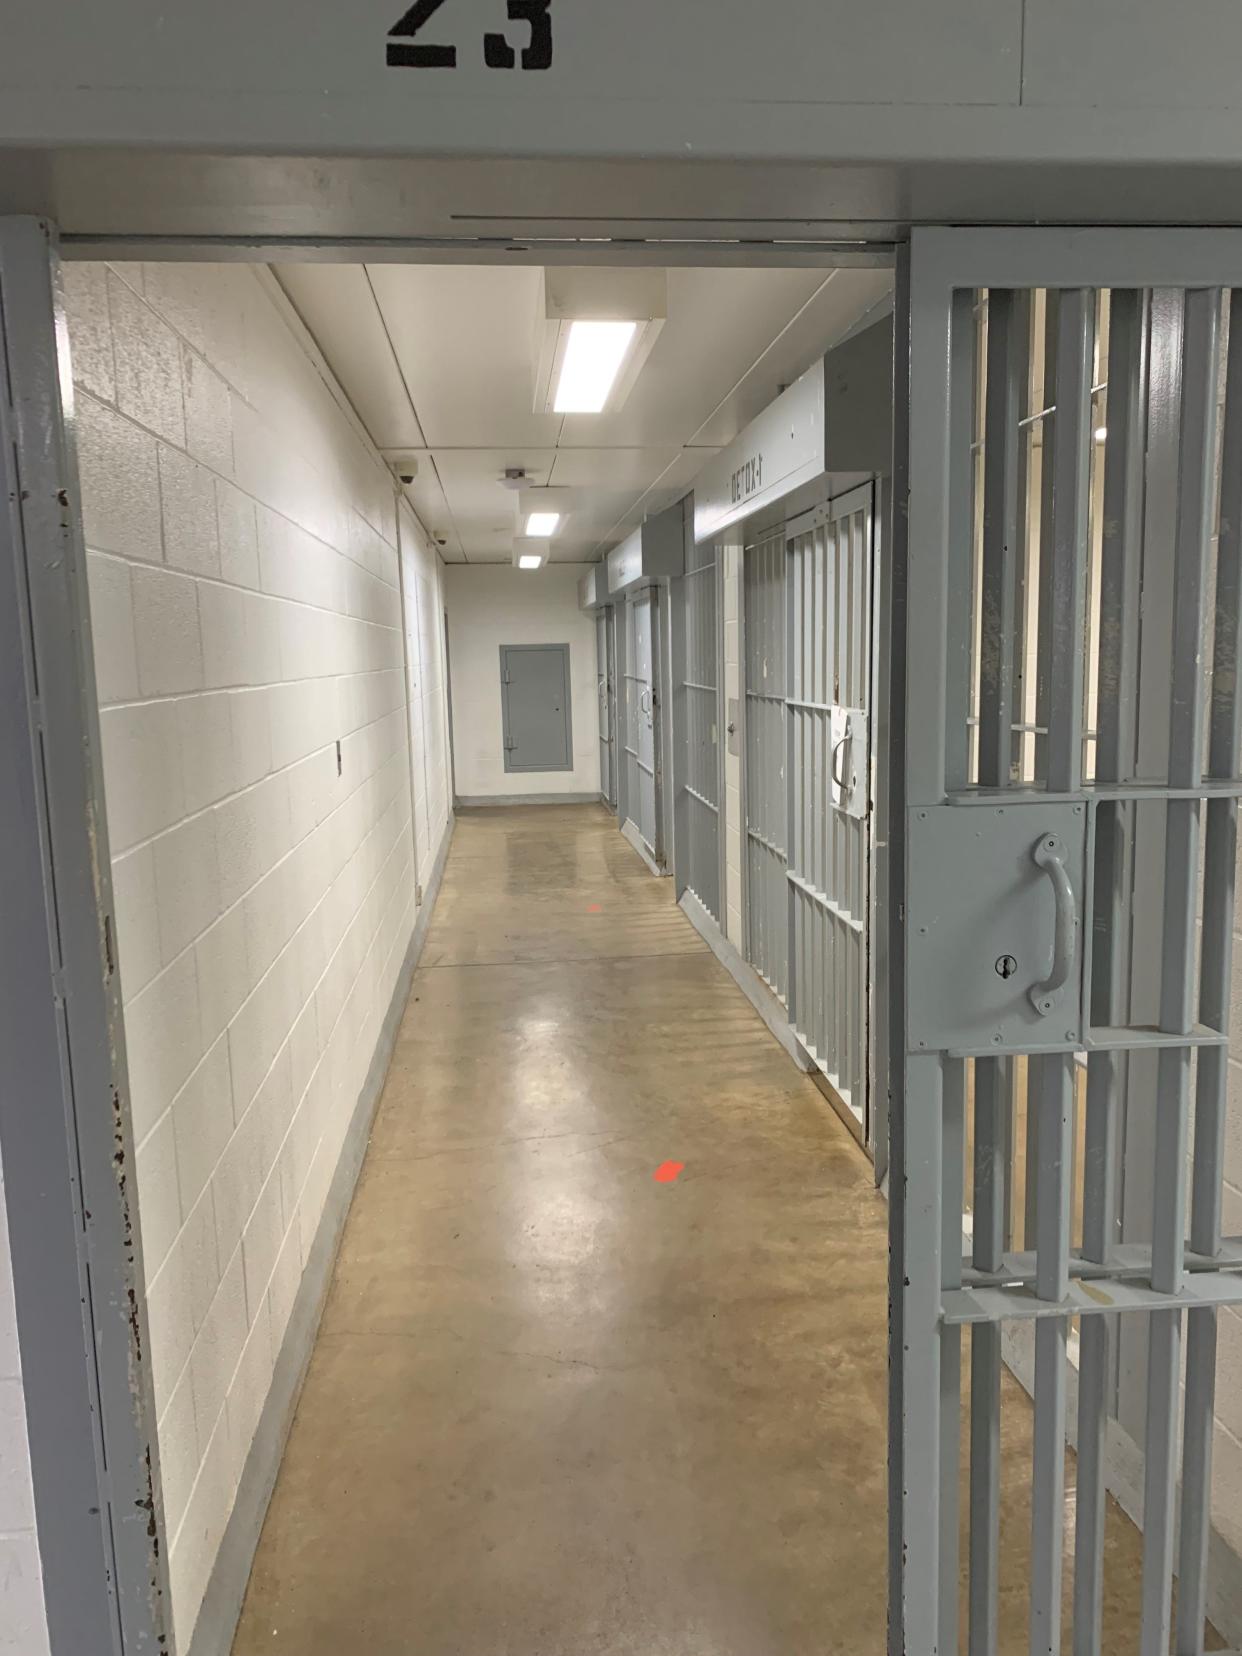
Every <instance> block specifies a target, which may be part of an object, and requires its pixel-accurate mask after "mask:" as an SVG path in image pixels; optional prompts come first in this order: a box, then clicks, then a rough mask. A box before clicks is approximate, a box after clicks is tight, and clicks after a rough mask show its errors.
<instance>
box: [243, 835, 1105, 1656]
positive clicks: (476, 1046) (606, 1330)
mask: <svg viewBox="0 0 1242 1656" xmlns="http://www.w3.org/2000/svg"><path fill="white" fill-rule="evenodd" d="M666 1161H676V1162H682V1163H684V1164H685V1165H684V1171H682V1173H681V1174H680V1176H679V1177H678V1178H677V1179H676V1180H675V1182H671V1183H661V1182H658V1181H657V1180H656V1179H655V1178H653V1173H654V1172H655V1170H656V1169H657V1168H659V1167H660V1166H661V1164H663V1163H665V1162H666ZM886 1250H887V1242H886V1208H885V1204H884V1202H883V1201H882V1199H881V1198H880V1197H879V1196H878V1195H877V1194H876V1192H875V1190H874V1188H873V1185H872V1179H871V1169H870V1166H869V1164H868V1162H867V1161H866V1159H865V1158H864V1156H863V1155H862V1153H861V1152H860V1151H859V1150H858V1148H857V1147H856V1145H855V1144H854V1142H853V1141H852V1139H851V1138H850V1136H849V1134H848V1133H847V1132H846V1130H845V1128H844V1127H843V1126H842V1125H841V1124H840V1123H839V1122H838V1121H837V1119H836V1118H835V1116H834V1115H833V1114H832V1112H831V1110H830V1109H829V1108H828V1106H827V1104H826V1103H825V1101H824V1099H823V1098H822V1097H821V1095H820V1093H819V1092H818V1091H817V1090H816V1088H815V1087H814V1086H813V1085H812V1083H811V1082H810V1081H809V1080H807V1079H806V1078H805V1077H804V1076H802V1075H800V1074H799V1072H798V1071H797V1070H796V1069H795V1068H794V1067H793V1065H792V1064H791V1063H790V1061H789V1059H788V1058H787V1057H786V1055H785V1053H784V1052H783V1051H782V1050H781V1048H780V1047H779V1046H778V1045H777V1044H776V1042H775V1041H774V1040H773V1039H772V1038H771V1036H770V1035H769V1034H768V1033H767V1031H766V1029H765V1028H764V1026H763V1025H762V1023H761V1022H760V1021H759V1019H758V1018H757V1017H756V1016H755V1014H754V1013H753V1012H752V1011H751V1009H750V1007H749V1005H748V1004H747V1002H746V1001H745V1000H744V999H743V998H742V996H741V995H740V994H739V992H738V991H737V989H736V988H735V986H734V985H733V983H732V981H731V980H730V978H729V977H728V976H727V975H726V974H725V972H724V971H723V969H722V968H721V967H720V966H719V964H718V963H717V961H716V960H715V958H714V956H713V955H712V954H711V953H710V952H709V951H708V950H707V949H706V948H705V947H704V946H703V945H702V943H701V942H700V940H699V939H698V937H697V935H696V934H695V933H694V931H693V930H692V929H691V927H690V926H689V924H688V922H686V921H685V920H684V918H683V917H682V915H681V914H680V912H679V911H678V910H677V909H676V908H675V907H674V906H673V903H672V894H671V890H670V882H668V881H657V880H655V879H654V878H652V877H651V876H650V875H649V874H648V873H647V871H646V869H645V868H644V867H643V865H642V864H641V863H640V861H639V859H638V858H637V856H636V855H635V854H634V853H633V852H632V851H631V850H630V848H629V847H628V846H627V845H626V844H625V842H624V841H623V840H622V838H621V836H620V834H619V833H618V832H617V830H616V827H615V824H614V823H613V821H612V819H611V818H610V817H608V816H607V815H606V814H605V813H604V811H603V810H601V809H598V808H595V807H544V808H535V809H513V810H495V811H475V812H467V813H463V814H462V816H461V817H460V818H459V821H458V827H457V833H456V837H455V840H454V844H453V848H452V852H451V855H450V858H449V864H448V870H447V874H446V879H445V884H444V889H443V892H442V895H441V897H440V902H439V906H438V909H437V913H436V916H435V919H434V922H433V926H432V929H431V933H430V937H429V939H428V943H427V947H426V951H425V953H424V956H423V961H422V964H421V967H420V969H419V971H418V973H417V976H416V978H415V981H414V986H413V991H412V994H411V998H410V1003H409V1006H408V1009H407V1011H406V1015H405V1019H404V1022H403V1024H402V1027H401V1033H400V1037H399V1041H398V1045H397V1050H396V1055H395V1058H394V1061H393V1065H392V1070H391V1073H390V1075H389V1078H388V1082H387V1086H386V1089H385V1092H384V1096H383V1099H382V1102H381V1105H380V1109H379V1113H378V1116H377V1119H376V1123H375V1130H374V1136H373V1140H372V1144H371V1148H370V1152H369V1155H368V1158H367V1161H366V1165H365V1167H364V1170H363V1174H362V1178H361V1182H360V1184H359V1188H358V1194H357V1197H356V1200H355V1203H354V1207H353V1211H352V1213H351V1215H350V1218H349V1222H348V1226H347V1229H346V1233H345V1238H344V1243H343V1246H342V1250H341V1255H340V1258H339V1261H338V1264H337V1267H336V1273H335V1278H334V1281H333V1285H332V1289H331V1294H330V1297H329V1301H328V1304H327V1308H326V1311H325V1314H324V1319H323V1323H322V1327H321V1330H320V1334H319V1340H318V1344H317V1346H316V1349H315V1353H314V1356H313V1358H312V1361H311V1365H310V1370H309V1374H308V1376H307V1380H306V1384H305V1387H304V1390H303V1393H302V1397H301V1401H300V1405H299V1408H298V1413H297V1418H296V1421H295V1423H294V1426H293V1430H292V1433H291V1436H290V1439H289V1444H288V1449H287V1451H286V1455H285V1460H284V1464H283V1467H282V1471H281V1474H280V1478H279V1481H278V1484H277V1487H276V1492H275V1495H274V1497H273V1500H272V1505H271V1508H270V1511H269V1514H268V1519H267V1523H266V1527H265V1529H264V1533H263V1538H262V1542H261V1544H260V1548H259V1552H258V1556H257V1559H256V1562H255V1567H254V1572H253V1576H252V1580H251V1584H250V1590H249V1594H248V1596H247V1600H246V1606H245V1610H244V1613H243V1617H242V1622H241V1626H240V1629H239V1632H238V1636H237V1641H236V1644H235V1647H234V1656H260V1653H263V1656H352V1653H353V1652H366V1653H367V1656H596V1653H600V1656H603V1653H607V1656H804V1653H805V1656H811V1653H815V1656H826V1653H836V1652H840V1653H842V1656H844V1653H847V1652H848V1653H850V1656H863V1653H870V1652H874V1653H876V1656H880V1653H881V1652H882V1651H883V1649H884V1644H885V1631H884V1630H885V1568H886V1517H885V1383H886V1357H885V1318H886V1310H885V1306H886V1298H885V1269H886ZM1004 1417H1005V1418H1004V1431H1005V1443H1006V1446H1007V1448H1008V1450H1009V1451H1010V1452H1009V1454H1008V1456H1007V1461H1006V1473H1005V1485H1004V1531H1003V1559H1004V1569H1003V1580H1002V1602H1001V1615H1002V1639H1001V1646H1002V1650H1003V1651H1005V1652H1006V1653H1008V1652H1009V1651H1014V1652H1017V1651H1019V1650H1025V1648H1026V1593H1025V1587H1024V1578H1025V1565H1026V1526H1027V1524H1028V1523H1029V1508H1028V1505H1027V1501H1028V1490H1029V1482H1030V1475H1029V1466H1030V1460H1029V1455H1030V1449H1029V1419H1030V1411H1029V1408H1028V1407H1027V1404H1026V1400H1025V1398H1024V1397H1023V1396H1022V1395H1021V1394H1019V1393H1018V1391H1017V1388H1016V1386H1014V1387H1010V1388H1008V1389H1007V1391H1006V1402H1005V1411H1004ZM1069 1483H1070V1489H1071V1495H1070V1500H1071V1502H1072V1467H1071V1471H1070V1479H1069ZM1108 1545H1109V1577H1110V1586H1109V1598H1108V1606H1107V1620H1106V1636H1105V1650H1107V1651H1112V1650H1118V1651H1120V1650H1123V1649H1133V1648H1136V1645H1135V1637H1134V1629H1135V1621H1136V1615H1137V1605H1136V1602H1135V1600H1136V1597H1137V1594H1136V1592H1135V1584H1136V1581H1137V1558H1138V1553H1137V1537H1136V1535H1135V1532H1134V1531H1133V1530H1132V1529H1131V1527H1130V1526H1129V1525H1128V1524H1127V1523H1126V1522H1125V1521H1124V1520H1123V1519H1122V1518H1121V1517H1120V1515H1119V1514H1117V1513H1113V1514H1112V1515H1111V1518H1110V1529H1109V1542H1108Z"/></svg>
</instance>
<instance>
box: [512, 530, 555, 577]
mask: <svg viewBox="0 0 1242 1656" xmlns="http://www.w3.org/2000/svg"><path fill="white" fill-rule="evenodd" d="M513 561H514V563H515V564H516V565H517V567H518V568H519V569H539V568H541V567H542V566H543V565H544V564H546V563H547V561H548V543H547V541H546V540H531V538H530V536H529V535H515V536H514V537H513Z"/></svg>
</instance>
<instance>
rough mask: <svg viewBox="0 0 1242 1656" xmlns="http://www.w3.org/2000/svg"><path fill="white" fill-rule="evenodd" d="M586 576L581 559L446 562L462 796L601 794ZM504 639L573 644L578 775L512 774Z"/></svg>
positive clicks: (571, 673)
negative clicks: (581, 597) (536, 565)
mask: <svg viewBox="0 0 1242 1656" xmlns="http://www.w3.org/2000/svg"><path fill="white" fill-rule="evenodd" d="M581 575H582V568H581V565H579V564H549V565H546V566H545V567H544V568H543V569H537V570H525V569H516V568H514V567H513V566H512V565H511V564H447V565H446V566H445V569H444V577H445V595H444V602H445V607H446V609H447V611H448V631H449V672H450V675H451V678H452V694H453V753H454V762H455V765H456V780H457V793H458V796H459V797H461V798H463V799H470V798H483V797H489V798H494V797H496V796H497V795H500V794H539V793H549V794H579V793H580V794H598V793H599V690H598V681H597V679H596V673H595V617H594V615H592V614H589V613H587V612H585V611H583V610H581V609H579V607H578V581H579V579H580V577H581ZM502 644H568V645H569V676H570V695H571V720H572V727H573V760H574V768H573V770H572V771H567V770H560V771H519V772H512V771H506V770H505V754H504V727H503V721H502V716H501V704H500V646H501V645H502Z"/></svg>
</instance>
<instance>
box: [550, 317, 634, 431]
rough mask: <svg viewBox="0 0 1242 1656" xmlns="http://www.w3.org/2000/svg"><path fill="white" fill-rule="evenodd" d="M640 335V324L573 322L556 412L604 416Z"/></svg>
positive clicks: (559, 386)
mask: <svg viewBox="0 0 1242 1656" xmlns="http://www.w3.org/2000/svg"><path fill="white" fill-rule="evenodd" d="M637 332H638V323H637V322H571V323H570V325H569V338H568V340H567V341H566V343H565V355H564V357H563V358H562V360H561V377H560V379H559V380H558V381H557V386H556V396H555V397H554V398H553V402H552V407H553V410H554V412H555V413H557V414H598V413H600V411H601V410H602V409H603V407H604V404H605V403H606V402H607V401H608V395H609V392H610V391H611V390H612V388H613V385H614V384H615V383H616V378H617V375H618V374H619V373H620V372H621V364H622V363H623V362H624V361H625V357H626V353H627V352H628V350H629V348H630V346H631V345H632V344H633V342H634V335H635V334H636V333H637Z"/></svg>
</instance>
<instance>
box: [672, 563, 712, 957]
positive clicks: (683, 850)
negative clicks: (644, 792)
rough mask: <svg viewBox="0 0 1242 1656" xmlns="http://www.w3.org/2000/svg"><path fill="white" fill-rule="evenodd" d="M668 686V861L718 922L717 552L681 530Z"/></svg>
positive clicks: (680, 884)
mask: <svg viewBox="0 0 1242 1656" xmlns="http://www.w3.org/2000/svg"><path fill="white" fill-rule="evenodd" d="M669 596H670V606H669V607H670V611H671V616H672V653H671V661H670V667H671V680H672V690H673V742H672V750H671V751H672V755H673V766H672V785H673V790H674V828H673V868H674V876H675V881H676V892H677V897H678V900H679V901H680V899H681V898H682V896H683V895H684V894H685V893H686V892H687V891H691V892H693V893H694V895H695V896H696V897H697V898H698V900H699V902H700V903H701V904H702V906H703V907H704V909H706V911H707V913H708V914H709V915H710V916H711V917H712V919H713V920H714V921H715V922H716V924H717V925H718V926H721V927H722V928H723V925H724V908H723V905H724V893H725V889H726V887H725V843H724V831H723V814H724V799H725V768H724V741H723V735H724V726H725V719H724V621H723V613H722V612H723V554H722V551H721V548H720V546H719V545H718V544H716V543H705V544H704V545H702V546H696V545H695V544H694V543H693V541H692V540H691V539H690V537H689V535H688V536H687V547H686V572H685V574H684V575H680V576H677V577H676V578H675V579H674V580H673V581H672V582H671V583H670V595H669Z"/></svg>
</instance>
